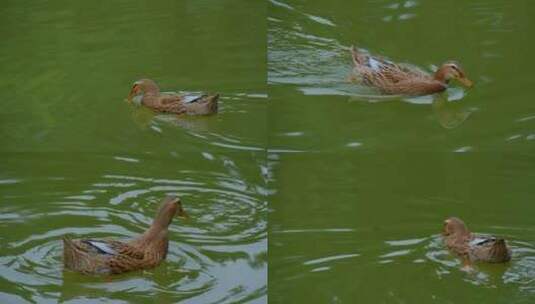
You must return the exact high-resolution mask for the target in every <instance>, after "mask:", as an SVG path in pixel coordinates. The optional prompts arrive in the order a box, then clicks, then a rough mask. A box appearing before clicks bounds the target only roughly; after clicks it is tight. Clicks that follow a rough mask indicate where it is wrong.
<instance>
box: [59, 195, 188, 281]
mask: <svg viewBox="0 0 535 304" xmlns="http://www.w3.org/2000/svg"><path fill="white" fill-rule="evenodd" d="M175 215H177V216H180V217H186V216H187V215H186V213H185V211H184V210H183V209H182V204H181V202H180V199H179V198H178V197H173V196H169V197H166V198H165V199H164V200H163V201H162V204H161V206H160V209H159V210H158V213H157V215H156V218H155V219H154V221H153V223H152V225H151V226H150V228H149V229H148V230H147V231H145V233H143V234H142V235H140V236H139V237H137V238H135V239H133V240H130V241H128V242H120V241H115V240H108V239H101V240H97V239H75V240H72V239H69V238H67V237H64V238H63V262H64V264H65V267H66V268H68V269H70V270H73V271H77V272H81V273H84V274H97V275H98V274H119V273H123V272H128V271H133V270H139V269H147V268H153V267H156V266H157V265H158V264H160V262H161V261H162V260H164V259H165V257H166V255H167V246H168V243H169V241H168V238H167V235H168V230H167V228H168V226H169V224H171V221H172V219H173V217H174V216H175Z"/></svg>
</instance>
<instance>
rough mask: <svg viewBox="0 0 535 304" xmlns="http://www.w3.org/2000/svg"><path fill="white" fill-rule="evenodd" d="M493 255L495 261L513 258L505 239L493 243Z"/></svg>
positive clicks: (505, 260)
mask: <svg viewBox="0 0 535 304" xmlns="http://www.w3.org/2000/svg"><path fill="white" fill-rule="evenodd" d="M491 252H492V256H493V258H494V260H495V261H498V262H507V261H509V260H510V259H511V252H510V251H509V248H507V244H506V242H505V240H504V239H497V240H496V241H495V242H494V244H493V245H492V250H491Z"/></svg>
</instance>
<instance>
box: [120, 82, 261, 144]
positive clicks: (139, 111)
mask: <svg viewBox="0 0 535 304" xmlns="http://www.w3.org/2000/svg"><path fill="white" fill-rule="evenodd" d="M185 93H191V92H183V91H179V92H178V94H185ZM266 99H267V95H266V94H263V93H235V94H226V95H225V96H221V97H220V102H219V105H220V106H219V113H218V114H215V115H210V116H200V117H199V116H176V115H172V114H157V113H154V112H153V111H151V110H150V109H147V108H145V107H139V106H130V111H131V116H132V120H133V121H134V122H135V123H136V125H138V126H139V128H140V129H141V130H144V131H152V132H154V133H158V134H164V133H169V132H176V128H169V126H174V127H178V128H180V129H182V130H184V131H185V133H186V134H188V135H189V136H190V138H191V139H192V140H197V141H200V144H206V143H208V144H210V145H213V146H217V147H223V148H226V149H232V150H245V151H264V149H265V147H264V142H263V141H260V140H261V139H262V138H255V139H251V138H243V137H240V135H235V134H232V132H225V130H224V128H222V127H221V126H222V123H224V122H226V121H227V120H228V119H226V116H228V115H240V116H241V115H247V114H248V111H247V107H250V105H251V104H252V103H253V104H254V103H260V104H261V103H263V102H265V100H266ZM259 127H260V128H262V127H263V126H261V125H260V126H259Z"/></svg>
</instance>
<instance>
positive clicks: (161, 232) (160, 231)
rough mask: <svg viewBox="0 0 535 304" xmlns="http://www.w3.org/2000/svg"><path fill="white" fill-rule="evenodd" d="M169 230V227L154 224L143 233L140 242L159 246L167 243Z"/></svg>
mask: <svg viewBox="0 0 535 304" xmlns="http://www.w3.org/2000/svg"><path fill="white" fill-rule="evenodd" d="M167 235H168V230H167V226H164V225H162V224H160V223H157V222H154V223H153V224H152V225H151V226H150V228H149V229H148V230H147V231H146V232H145V233H143V235H142V236H141V238H140V240H141V241H142V242H143V243H144V244H145V245H148V244H157V243H160V242H162V241H163V242H165V241H167Z"/></svg>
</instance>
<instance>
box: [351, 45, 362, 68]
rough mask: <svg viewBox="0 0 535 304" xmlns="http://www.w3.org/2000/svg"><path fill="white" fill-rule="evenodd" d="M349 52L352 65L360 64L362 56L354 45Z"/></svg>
mask: <svg viewBox="0 0 535 304" xmlns="http://www.w3.org/2000/svg"><path fill="white" fill-rule="evenodd" d="M350 51H351V58H352V59H353V63H354V64H355V65H359V64H362V60H361V59H362V58H361V55H362V54H361V53H360V52H359V51H358V49H357V48H356V47H355V46H354V45H352V46H351V48H350Z"/></svg>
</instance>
